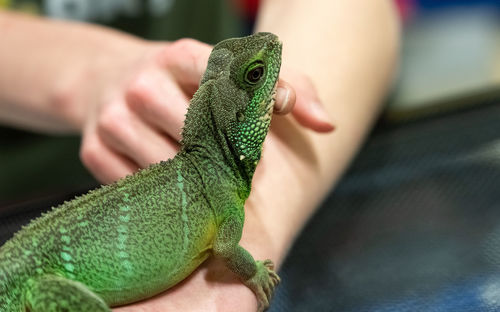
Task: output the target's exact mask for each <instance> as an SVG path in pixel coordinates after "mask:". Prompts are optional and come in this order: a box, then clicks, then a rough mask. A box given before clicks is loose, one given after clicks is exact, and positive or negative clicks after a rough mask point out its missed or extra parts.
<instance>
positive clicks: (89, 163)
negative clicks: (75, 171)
mask: <svg viewBox="0 0 500 312" xmlns="http://www.w3.org/2000/svg"><path fill="white" fill-rule="evenodd" d="M80 159H81V160H82V163H83V164H84V165H85V166H86V167H87V169H88V170H89V171H90V172H91V173H92V174H93V175H94V177H95V178H96V179H97V180H98V181H100V182H101V183H104V184H107V183H111V182H113V181H115V180H118V179H119V178H122V177H124V176H126V175H128V174H131V173H132V172H135V171H137V169H138V167H137V165H136V164H134V163H133V162H132V161H130V160H129V159H127V158H126V157H124V156H123V155H120V154H119V153H116V152H114V151H113V150H112V149H110V148H109V147H108V146H107V145H106V144H104V142H103V141H102V140H101V139H100V138H99V136H98V135H97V134H96V133H95V132H94V129H89V130H87V131H85V133H84V134H83V138H82V145H81V148H80Z"/></svg>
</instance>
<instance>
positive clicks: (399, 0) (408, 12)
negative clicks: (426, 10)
mask: <svg viewBox="0 0 500 312" xmlns="http://www.w3.org/2000/svg"><path fill="white" fill-rule="evenodd" d="M395 2H396V5H397V6H398V8H399V14H400V15H401V19H402V20H403V21H406V20H408V19H409V18H410V17H411V16H412V15H413V12H415V8H416V5H415V0H395Z"/></svg>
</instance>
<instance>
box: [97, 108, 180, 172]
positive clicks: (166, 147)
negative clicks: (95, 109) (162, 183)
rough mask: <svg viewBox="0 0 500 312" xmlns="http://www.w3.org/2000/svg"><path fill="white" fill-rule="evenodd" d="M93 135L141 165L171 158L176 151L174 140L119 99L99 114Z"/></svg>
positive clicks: (142, 166)
mask: <svg viewBox="0 0 500 312" xmlns="http://www.w3.org/2000/svg"><path fill="white" fill-rule="evenodd" d="M97 134H98V135H99V136H100V138H101V139H102V141H103V142H104V143H105V144H106V145H108V146H109V147H110V149H112V150H113V151H115V152H117V153H120V154H122V155H125V156H126V157H127V158H129V159H131V160H132V161H134V162H135V163H136V164H137V165H138V166H139V167H141V168H145V167H147V166H149V165H150V164H151V163H156V162H159V161H161V160H166V159H168V158H171V157H173V156H174V155H175V154H176V153H177V150H178V144H177V143H176V142H175V141H174V140H172V139H171V138H169V137H168V136H166V135H162V134H161V133H160V132H158V131H157V130H156V129H154V128H152V127H151V126H150V125H149V124H146V123H145V122H144V121H143V120H142V119H141V118H139V117H138V116H137V115H135V114H134V113H133V112H132V111H131V110H129V109H128V107H127V106H126V105H125V104H124V103H123V104H122V103H121V100H120V99H118V100H117V103H111V104H109V105H107V106H106V108H105V109H104V110H103V111H102V112H101V113H100V115H99V117H98V119H97Z"/></svg>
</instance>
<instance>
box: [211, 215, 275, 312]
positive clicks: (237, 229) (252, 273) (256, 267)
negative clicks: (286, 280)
mask: <svg viewBox="0 0 500 312" xmlns="http://www.w3.org/2000/svg"><path fill="white" fill-rule="evenodd" d="M242 231H243V217H242V216H240V217H237V216H234V215H233V216H230V217H227V218H226V219H224V220H223V221H222V223H221V224H220V226H219V230H218V232H217V235H216V238H215V242H214V247H213V251H214V255H215V256H218V257H221V258H222V259H223V260H224V262H225V264H226V266H227V267H228V268H229V269H230V270H231V271H233V272H234V273H236V274H237V275H238V276H239V277H240V278H241V280H242V281H243V283H244V284H245V285H246V286H247V287H248V288H250V289H251V290H252V291H253V292H254V293H255V296H256V297H257V301H258V304H259V308H258V311H264V310H265V309H267V308H268V307H269V300H270V299H271V297H272V294H273V292H274V288H275V287H276V285H277V284H278V283H279V282H280V278H279V277H278V275H277V274H276V272H274V265H273V262H272V261H271V260H269V259H268V260H264V261H255V260H254V258H253V257H252V255H250V253H249V252H248V251H246V250H245V249H244V248H243V247H241V246H240V245H239V242H240V239H241V234H242Z"/></svg>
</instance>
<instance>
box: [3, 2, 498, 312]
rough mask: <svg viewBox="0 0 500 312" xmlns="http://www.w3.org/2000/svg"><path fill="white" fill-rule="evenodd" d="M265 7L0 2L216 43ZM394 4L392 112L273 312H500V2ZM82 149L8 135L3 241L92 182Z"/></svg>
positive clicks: (328, 210) (296, 260)
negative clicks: (396, 56)
mask: <svg viewBox="0 0 500 312" xmlns="http://www.w3.org/2000/svg"><path fill="white" fill-rule="evenodd" d="M257 2H258V1H250V0H249V1H241V2H239V1H224V0H217V1H204V0H198V1H190V2H189V3H190V4H188V2H186V1H168V0H164V1H153V0H150V1H121V2H120V1H109V3H114V5H115V7H113V5H111V4H109V3H108V4H107V9H105V8H104V7H106V5H103V3H107V2H105V1H91V0H89V1H69V0H60V1H13V0H12V1H6V0H3V1H1V0H0V5H3V6H4V7H10V8H11V9H18V10H23V11H28V12H31V13H34V14H46V15H50V16H53V17H57V18H68V19H76V20H85V21H91V22H99V23H102V24H105V25H110V26H113V27H117V28H119V29H123V30H126V31H129V32H132V33H135V34H137V35H140V36H142V37H145V38H151V39H166V40H174V39H177V38H180V37H184V36H189V37H194V38H197V39H200V40H203V41H206V42H210V43H214V42H217V41H219V40H221V39H223V38H226V37H229V36H236V35H240V34H243V33H247V32H248V31H250V29H251V27H252V20H253V17H254V15H255V12H256V8H257ZM58 3H59V5H58ZM61 3H63V4H64V5H61ZM85 3H87V4H88V3H92V6H88V5H86V4H85ZM99 3H100V4H99ZM119 3H121V4H119ZM124 3H126V4H127V5H128V6H124V5H123V4H124ZM193 3H195V5H193ZM397 3H398V6H399V8H400V12H401V18H402V20H403V25H404V26H403V27H404V33H403V47H402V58H401V66H400V70H399V75H398V78H397V79H396V82H395V86H394V90H393V92H392V93H391V94H390V96H389V97H388V99H387V106H386V110H385V112H384V114H383V115H382V116H381V118H380V120H379V122H378V124H377V126H376V127H375V129H374V131H373V132H372V135H371V136H370V138H369V139H368V141H367V143H366V144H365V146H364V148H363V149H362V151H361V152H360V153H359V155H358V157H357V158H356V160H355V161H354V163H353V165H352V166H351V168H350V170H349V171H348V172H347V174H346V175H345V177H344V178H343V179H342V180H341V182H340V183H339V185H338V186H337V187H336V188H335V189H334V190H332V193H331V194H330V196H329V197H328V198H327V199H326V200H325V202H324V203H323V205H322V207H321V208H320V209H319V210H318V212H317V214H316V215H315V216H314V217H313V218H312V219H311V221H310V222H309V224H308V226H307V227H306V228H305V230H304V231H303V233H302V234H301V235H300V237H299V238H298V240H297V242H296V243H295V244H294V246H293V248H292V250H291V252H290V255H289V257H288V258H287V260H286V262H285V264H284V266H283V268H282V270H281V275H282V277H283V283H282V285H280V287H279V288H278V292H277V295H276V298H275V300H274V302H273V304H272V307H271V311H273V312H276V311H353V312H354V311H380V312H385V311H391V312H392V311H433V312H438V311H459V312H460V311H480V312H482V311H484V312H486V311H488V312H491V311H500V274H499V273H500V204H499V203H500V190H499V187H498V186H499V185H500V42H499V38H500V14H499V13H500V11H499V10H500V1H453V0H449V1H416V0H415V1H409V0H408V1H403V0H401V1H397ZM99 5H101V7H99ZM134 5H135V7H134ZM96 8H98V9H99V8H100V9H99V10H97V9H96ZM193 8H194V12H191V13H190V14H188V15H187V17H186V14H185V12H188V11H189V10H190V9H193ZM183 14H184V15H183ZM180 16H182V18H181V20H179V19H180ZM214 21H217V22H214ZM176 25H177V26H176ZM178 25H182V26H181V27H179V26H178ZM180 29H182V31H180ZM78 148H79V138H78V137H50V136H44V135H40V134H33V133H28V132H23V131H18V130H13V129H5V128H1V129H0V243H2V242H3V241H5V240H6V239H8V238H9V237H10V236H11V235H12V233H13V232H14V231H16V230H17V229H18V228H19V227H20V226H21V224H24V223H26V222H28V220H29V219H30V218H32V217H35V216H37V215H39V214H40V213H41V211H42V210H44V209H47V208H48V207H50V206H51V205H56V204H57V203H59V202H61V201H62V200H64V199H67V198H71V197H73V196H74V195H75V194H79V193H81V192H84V191H85V190H86V189H88V188H89V187H93V186H94V185H95V184H96V182H95V180H93V178H92V177H91V176H90V175H89V174H88V173H87V171H86V170H85V169H84V168H83V166H82V165H81V164H80V162H79V159H78Z"/></svg>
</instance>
